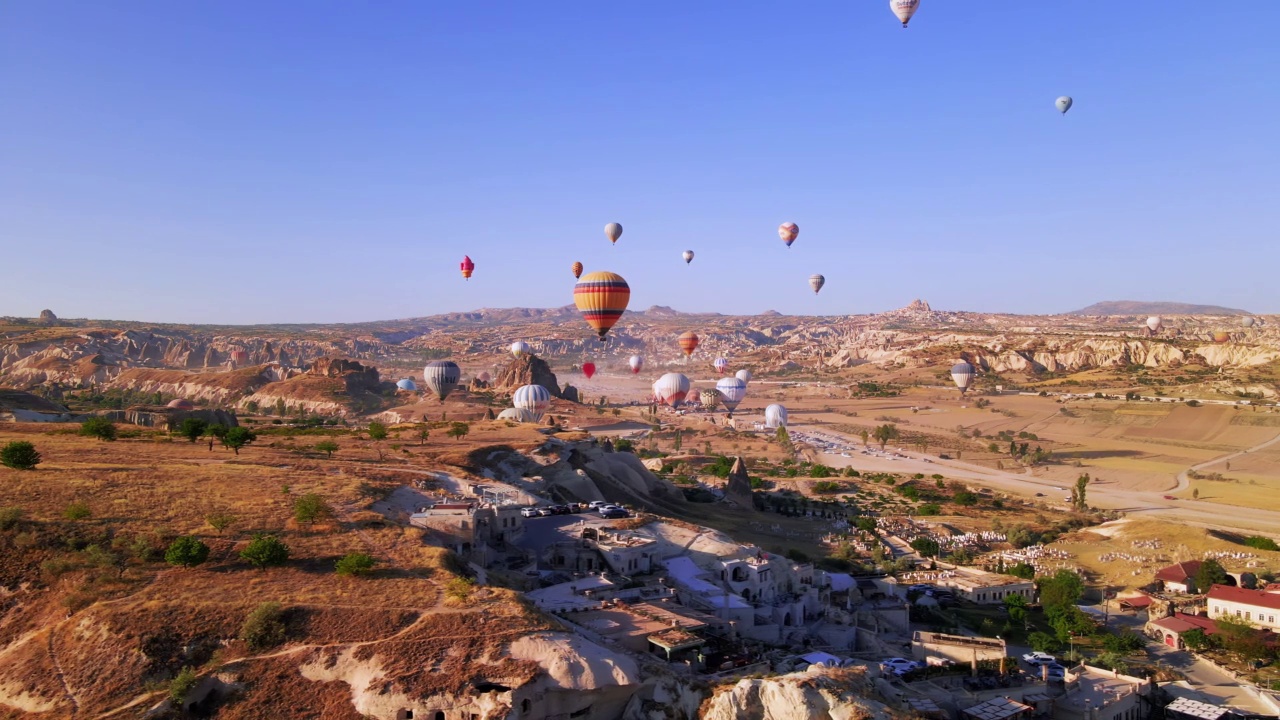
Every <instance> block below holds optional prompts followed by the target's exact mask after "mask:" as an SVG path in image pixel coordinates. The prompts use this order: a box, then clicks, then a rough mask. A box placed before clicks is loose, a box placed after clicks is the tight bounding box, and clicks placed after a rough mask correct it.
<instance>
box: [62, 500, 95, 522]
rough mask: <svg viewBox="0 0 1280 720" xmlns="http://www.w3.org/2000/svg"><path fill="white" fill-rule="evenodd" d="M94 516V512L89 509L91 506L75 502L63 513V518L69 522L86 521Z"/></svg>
mask: <svg viewBox="0 0 1280 720" xmlns="http://www.w3.org/2000/svg"><path fill="white" fill-rule="evenodd" d="M91 515H93V511H91V510H90V509H89V505H88V504H86V503H83V502H73V503H71V504H70V505H68V506H67V509H66V510H63V511H62V517H64V518H66V519H68V520H85V519H87V518H88V517H90V516H91Z"/></svg>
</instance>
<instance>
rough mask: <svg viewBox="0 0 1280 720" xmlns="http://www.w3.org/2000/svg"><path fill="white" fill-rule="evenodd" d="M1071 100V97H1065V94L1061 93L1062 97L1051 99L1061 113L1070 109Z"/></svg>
mask: <svg viewBox="0 0 1280 720" xmlns="http://www.w3.org/2000/svg"><path fill="white" fill-rule="evenodd" d="M1071 102H1072V100H1071V98H1069V97H1067V96H1066V95H1063V96H1062V97H1060V98H1058V99H1057V100H1054V101H1053V106H1054V107H1056V108H1058V112H1060V113H1062V114H1063V115H1066V114H1067V111H1068V110H1070V109H1071Z"/></svg>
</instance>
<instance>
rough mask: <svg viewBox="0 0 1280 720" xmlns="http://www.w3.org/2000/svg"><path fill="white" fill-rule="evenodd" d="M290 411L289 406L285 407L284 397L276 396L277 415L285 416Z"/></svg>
mask: <svg viewBox="0 0 1280 720" xmlns="http://www.w3.org/2000/svg"><path fill="white" fill-rule="evenodd" d="M288 412H289V408H288V407H285V404H284V398H276V415H278V416H279V417H284V416H285V415H286V414H288Z"/></svg>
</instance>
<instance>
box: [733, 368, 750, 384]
mask: <svg viewBox="0 0 1280 720" xmlns="http://www.w3.org/2000/svg"><path fill="white" fill-rule="evenodd" d="M733 376H734V377H736V378H738V379H739V380H741V381H742V382H744V383H749V382H751V371H750V370H748V369H746V368H742V369H741V370H739V371H738V372H736V373H734V374H733Z"/></svg>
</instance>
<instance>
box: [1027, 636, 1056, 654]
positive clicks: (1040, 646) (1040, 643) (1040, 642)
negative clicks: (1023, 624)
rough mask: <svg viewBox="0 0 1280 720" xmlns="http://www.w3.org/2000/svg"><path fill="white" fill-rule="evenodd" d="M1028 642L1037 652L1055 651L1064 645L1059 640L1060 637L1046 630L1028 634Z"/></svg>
mask: <svg viewBox="0 0 1280 720" xmlns="http://www.w3.org/2000/svg"><path fill="white" fill-rule="evenodd" d="M1027 644H1029V645H1030V646H1031V649H1032V650H1035V651H1036V652H1054V651H1055V650H1057V649H1058V648H1060V647H1062V643H1060V642H1058V638H1056V637H1054V636H1052V635H1050V634H1049V633H1044V632H1038V631H1037V632H1033V633H1031V634H1030V635H1028V636H1027Z"/></svg>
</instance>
